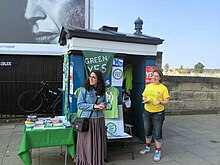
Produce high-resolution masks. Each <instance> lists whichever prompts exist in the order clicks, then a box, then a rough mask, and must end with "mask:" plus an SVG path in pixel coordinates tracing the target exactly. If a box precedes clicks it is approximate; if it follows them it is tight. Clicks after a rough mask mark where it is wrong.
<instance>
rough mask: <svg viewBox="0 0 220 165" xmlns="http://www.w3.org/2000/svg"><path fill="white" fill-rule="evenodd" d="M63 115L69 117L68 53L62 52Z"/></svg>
mask: <svg viewBox="0 0 220 165" xmlns="http://www.w3.org/2000/svg"><path fill="white" fill-rule="evenodd" d="M63 90H64V93H63V97H64V100H63V115H65V116H67V118H68V117H69V116H68V115H69V113H68V112H69V102H68V97H69V55H68V54H67V53H65V54H64V61H63Z"/></svg>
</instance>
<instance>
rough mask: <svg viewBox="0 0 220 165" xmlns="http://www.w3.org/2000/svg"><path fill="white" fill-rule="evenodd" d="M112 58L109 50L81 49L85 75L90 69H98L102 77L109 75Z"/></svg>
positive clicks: (112, 55) (87, 74)
mask: <svg viewBox="0 0 220 165" xmlns="http://www.w3.org/2000/svg"><path fill="white" fill-rule="evenodd" d="M113 58H114V53H110V52H96V51H83V60H84V66H85V71H86V76H87V77H88V76H89V73H90V72H91V71H92V70H100V71H102V73H103V76H104V77H111V71H112V62H113Z"/></svg>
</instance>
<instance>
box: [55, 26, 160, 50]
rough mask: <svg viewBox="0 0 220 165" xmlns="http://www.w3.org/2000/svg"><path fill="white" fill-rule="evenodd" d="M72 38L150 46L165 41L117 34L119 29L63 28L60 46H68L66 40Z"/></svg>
mask: <svg viewBox="0 0 220 165" xmlns="http://www.w3.org/2000/svg"><path fill="white" fill-rule="evenodd" d="M72 37H77V38H86V39H97V40H106V41H117V42H127V43H139V44H149V45H159V44H162V43H163V41H164V40H163V39H160V38H157V37H152V36H148V35H144V34H136V33H134V34H131V33H119V32H117V28H103V27H102V28H100V29H99V30H94V29H83V28H65V27H62V30H61V33H60V38H59V44H60V45H62V46H64V45H66V43H67V42H66V40H67V39H71V38H72Z"/></svg>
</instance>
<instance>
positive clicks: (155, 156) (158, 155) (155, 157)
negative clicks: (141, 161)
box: [154, 150, 162, 162]
mask: <svg viewBox="0 0 220 165" xmlns="http://www.w3.org/2000/svg"><path fill="white" fill-rule="evenodd" d="M161 156H162V155H161V151H159V150H156V151H155V154H154V161H156V162H157V161H160V159H161Z"/></svg>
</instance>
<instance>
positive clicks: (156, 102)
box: [152, 101, 161, 105]
mask: <svg viewBox="0 0 220 165" xmlns="http://www.w3.org/2000/svg"><path fill="white" fill-rule="evenodd" d="M160 103H161V102H160V101H155V102H153V103H152V104H153V105H159V104H160Z"/></svg>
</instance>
